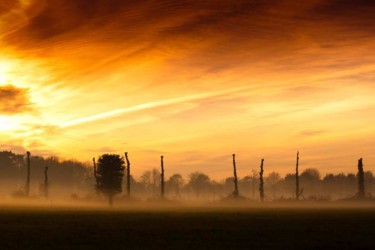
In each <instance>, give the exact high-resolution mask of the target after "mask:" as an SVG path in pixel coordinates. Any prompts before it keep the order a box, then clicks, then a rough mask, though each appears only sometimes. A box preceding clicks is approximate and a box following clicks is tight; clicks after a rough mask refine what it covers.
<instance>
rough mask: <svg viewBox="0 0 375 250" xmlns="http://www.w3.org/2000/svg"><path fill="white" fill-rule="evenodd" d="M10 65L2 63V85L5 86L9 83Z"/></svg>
mask: <svg viewBox="0 0 375 250" xmlns="http://www.w3.org/2000/svg"><path fill="white" fill-rule="evenodd" d="M8 71H9V64H7V63H6V62H5V61H3V60H1V61H0V85H5V84H7V82H8V81H9V79H8Z"/></svg>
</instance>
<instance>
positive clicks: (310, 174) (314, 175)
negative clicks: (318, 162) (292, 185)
mask: <svg viewBox="0 0 375 250" xmlns="http://www.w3.org/2000/svg"><path fill="white" fill-rule="evenodd" d="M300 178H301V179H304V180H305V181H319V180H320V172H319V170H318V169H316V168H307V169H305V171H303V172H302V174H301V176H300Z"/></svg>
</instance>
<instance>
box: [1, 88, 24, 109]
mask: <svg viewBox="0 0 375 250" xmlns="http://www.w3.org/2000/svg"><path fill="white" fill-rule="evenodd" d="M30 110H31V102H30V100H29V95H28V90H27V89H24V88H17V87H15V86H12V85H7V86H0V113H3V114H7V115H9V114H17V113H23V112H27V111H30Z"/></svg>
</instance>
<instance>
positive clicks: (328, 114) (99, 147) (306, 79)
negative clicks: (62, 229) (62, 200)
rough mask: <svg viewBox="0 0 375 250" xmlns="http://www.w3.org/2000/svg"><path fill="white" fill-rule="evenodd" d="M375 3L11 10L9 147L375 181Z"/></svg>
mask: <svg viewBox="0 0 375 250" xmlns="http://www.w3.org/2000/svg"><path fill="white" fill-rule="evenodd" d="M374 16H375V2H374V1H373V0H355V1H354V0H306V1H296V0H232V1H227V0H215V1H214V0H205V1H195V0H179V1H172V0H133V1H130V0H90V1H87V0H1V1H0V100H1V102H0V112H1V113H0V146H1V147H0V149H1V150H13V151H15V152H17V153H24V152H25V150H30V151H31V152H32V154H34V155H43V156H51V155H57V156H59V157H61V158H63V159H70V158H73V159H77V160H81V161H90V159H91V158H92V157H97V156H98V155H100V154H102V153H119V154H123V152H125V151H128V152H129V156H130V160H131V162H132V167H133V173H134V175H135V176H139V175H140V174H141V173H142V172H143V171H145V170H149V169H151V168H153V167H159V157H160V155H161V154H163V155H164V156H165V166H166V175H167V176H168V175H171V174H173V173H176V172H179V173H182V174H184V175H186V174H188V173H190V172H193V171H202V172H205V173H207V174H209V175H210V176H212V177H214V178H224V177H225V176H230V175H231V174H232V168H231V167H232V166H231V154H232V153H236V154H237V164H238V175H239V176H240V177H243V176H245V175H250V173H251V170H252V169H258V167H259V164H260V160H261V158H265V171H266V172H265V174H267V172H268V173H269V172H272V171H278V172H280V173H282V174H285V173H287V172H293V171H294V165H295V154H296V151H297V150H300V152H301V170H302V171H303V169H304V168H310V167H314V168H318V169H319V170H320V171H321V173H322V174H325V173H327V172H342V171H343V172H355V171H356V162H357V160H358V158H360V157H363V158H364V164H365V170H372V171H375V126H374V124H375V17H374Z"/></svg>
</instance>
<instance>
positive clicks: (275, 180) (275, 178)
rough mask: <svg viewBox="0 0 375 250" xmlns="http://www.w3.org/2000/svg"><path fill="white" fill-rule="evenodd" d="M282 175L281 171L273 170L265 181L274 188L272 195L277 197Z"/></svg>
mask: <svg viewBox="0 0 375 250" xmlns="http://www.w3.org/2000/svg"><path fill="white" fill-rule="evenodd" d="M280 180H281V177H280V174H279V173H276V172H272V173H270V174H269V175H268V176H267V177H266V178H265V182H266V183H267V184H268V185H269V187H271V190H272V196H273V198H274V199H275V198H276V187H277V185H278V184H279V183H280Z"/></svg>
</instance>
